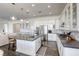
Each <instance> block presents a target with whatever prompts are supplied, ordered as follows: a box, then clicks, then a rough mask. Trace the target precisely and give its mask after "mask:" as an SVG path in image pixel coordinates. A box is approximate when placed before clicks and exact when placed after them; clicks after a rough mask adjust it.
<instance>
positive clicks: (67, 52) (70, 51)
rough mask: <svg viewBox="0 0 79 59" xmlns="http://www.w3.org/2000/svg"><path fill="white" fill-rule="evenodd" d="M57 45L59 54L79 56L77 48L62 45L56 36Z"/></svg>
mask: <svg viewBox="0 0 79 59" xmlns="http://www.w3.org/2000/svg"><path fill="white" fill-rule="evenodd" d="M57 47H58V51H59V55H60V56H79V49H77V48H71V47H64V46H63V44H62V43H61V40H60V38H59V37H58V36H57Z"/></svg>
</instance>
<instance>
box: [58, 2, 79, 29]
mask: <svg viewBox="0 0 79 59" xmlns="http://www.w3.org/2000/svg"><path fill="white" fill-rule="evenodd" d="M78 9H79V7H78V4H76V3H68V4H66V6H65V8H64V10H63V12H62V13H61V15H60V18H59V20H60V29H64V30H77V27H78V26H77V20H78Z"/></svg>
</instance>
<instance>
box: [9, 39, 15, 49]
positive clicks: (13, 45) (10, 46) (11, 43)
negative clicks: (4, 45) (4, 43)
mask: <svg viewBox="0 0 79 59" xmlns="http://www.w3.org/2000/svg"><path fill="white" fill-rule="evenodd" d="M8 49H10V50H16V39H15V38H9V47H8Z"/></svg>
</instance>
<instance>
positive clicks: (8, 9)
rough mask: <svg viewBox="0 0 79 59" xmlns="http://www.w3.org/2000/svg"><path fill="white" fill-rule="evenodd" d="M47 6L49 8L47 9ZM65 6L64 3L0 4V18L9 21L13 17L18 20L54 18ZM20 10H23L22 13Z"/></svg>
mask: <svg viewBox="0 0 79 59" xmlns="http://www.w3.org/2000/svg"><path fill="white" fill-rule="evenodd" d="M32 4H35V6H34V7H33V6H32ZM48 5H50V6H51V7H50V8H48ZM65 5H66V3H16V4H15V5H12V4H10V3H0V18H2V19H6V20H11V18H10V17H12V16H15V17H16V18H17V19H18V20H19V19H21V18H23V19H26V18H34V17H41V16H52V15H54V16H56V15H59V14H60V13H61V12H62V10H63V9H64V7H65ZM21 8H23V11H22V10H21ZM28 10H29V11H28ZM50 12H51V13H50ZM49 13H50V14H49Z"/></svg>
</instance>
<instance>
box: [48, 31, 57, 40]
mask: <svg viewBox="0 0 79 59" xmlns="http://www.w3.org/2000/svg"><path fill="white" fill-rule="evenodd" d="M48 41H56V34H52V33H51V34H48Z"/></svg>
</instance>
